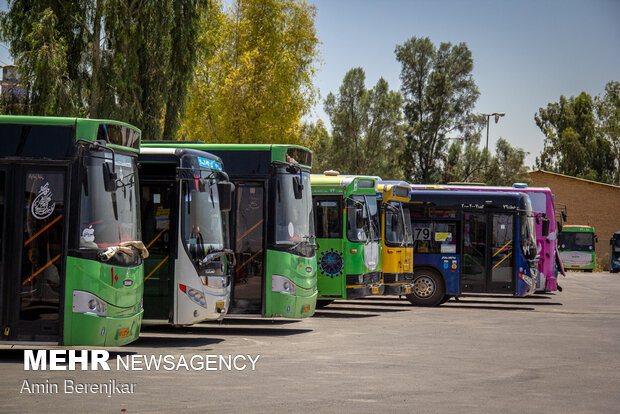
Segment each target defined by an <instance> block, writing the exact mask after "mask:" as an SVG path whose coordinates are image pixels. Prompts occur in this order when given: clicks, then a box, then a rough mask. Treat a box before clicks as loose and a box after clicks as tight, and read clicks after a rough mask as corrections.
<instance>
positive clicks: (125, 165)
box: [0, 116, 148, 346]
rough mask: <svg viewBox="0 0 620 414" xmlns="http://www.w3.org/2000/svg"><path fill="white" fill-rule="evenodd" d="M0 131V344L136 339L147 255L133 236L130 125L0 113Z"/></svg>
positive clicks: (133, 135) (134, 134) (135, 145)
mask: <svg viewBox="0 0 620 414" xmlns="http://www.w3.org/2000/svg"><path fill="white" fill-rule="evenodd" d="M0 137H1V138H0V141H1V145H0V212H1V217H0V236H1V238H0V286H1V288H0V292H2V293H1V294H0V320H1V321H2V341H6V342H9V343H38V344H42V343H45V344H60V345H91V346H118V345H123V344H127V343H129V342H132V341H134V340H136V339H137V338H138V333H139V330H140V323H141V321H142V314H143V310H142V290H143V278H144V274H143V259H144V258H146V257H147V256H148V252H147V251H146V249H145V248H144V245H143V244H142V242H141V241H140V240H141V235H140V212H139V207H138V206H139V204H138V192H137V164H136V159H137V156H138V152H139V147H140V130H138V129H137V128H135V127H133V126H131V125H127V124H124V123H121V122H116V121H108V120H96V119H76V118H52V117H26V116H0ZM0 343H2V342H0Z"/></svg>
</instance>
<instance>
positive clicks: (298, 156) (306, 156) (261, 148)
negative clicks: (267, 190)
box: [144, 141, 312, 169]
mask: <svg viewBox="0 0 620 414" xmlns="http://www.w3.org/2000/svg"><path fill="white" fill-rule="evenodd" d="M144 145H146V146H150V145H157V146H158V147H174V148H194V149H198V150H202V151H208V152H213V153H216V154H217V155H220V156H221V157H222V159H224V160H225V158H226V157H225V156H224V155H223V153H224V152H231V151H234V152H266V153H269V154H270V161H271V162H274V161H275V162H282V163H287V164H298V165H300V166H302V167H305V168H308V169H309V168H312V151H310V150H309V149H308V148H306V147H302V146H301V145H293V144H209V143H204V142H183V141H145V144H144ZM225 161H226V160H225ZM227 165H230V162H227Z"/></svg>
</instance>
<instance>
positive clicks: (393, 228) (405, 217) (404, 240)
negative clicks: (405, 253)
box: [385, 201, 413, 246]
mask: <svg viewBox="0 0 620 414" xmlns="http://www.w3.org/2000/svg"><path fill="white" fill-rule="evenodd" d="M404 210H406V213H405V212H404ZM407 226H409V227H407ZM412 243H413V240H412V238H411V217H410V215H409V209H408V208H407V207H406V206H405V207H404V208H403V205H402V203H396V202H393V201H390V202H388V203H387V204H386V208H385V244H386V245H388V246H407V245H409V246H410V245H412Z"/></svg>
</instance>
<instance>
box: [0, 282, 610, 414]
mask: <svg viewBox="0 0 620 414" xmlns="http://www.w3.org/2000/svg"><path fill="white" fill-rule="evenodd" d="M560 284H561V286H562V287H563V288H564V291H563V292H561V293H556V294H544V295H535V296H532V297H529V298H525V299H521V298H519V299H516V298H512V297H507V296H500V295H484V296H466V297H463V298H462V299H461V300H460V301H458V302H456V301H453V300H451V301H449V302H448V303H446V304H445V305H443V306H441V307H440V308H430V309H425V308H413V307H411V306H410V305H409V303H408V302H406V301H399V300H398V299H397V298H372V299H362V300H356V301H350V302H335V303H333V304H332V305H330V306H329V307H327V308H326V309H324V310H319V311H318V312H317V314H316V316H315V317H313V318H311V319H307V320H302V321H289V320H283V319H279V320H265V319H251V318H235V319H229V320H226V321H224V323H222V324H201V325H198V326H194V327H191V328H182V329H175V328H171V327H168V326H165V325H157V324H152V325H148V326H145V327H144V328H143V332H142V333H141V336H140V339H139V340H138V341H137V342H135V343H134V344H131V345H130V346H127V347H123V348H116V349H113V350H112V351H115V352H113V353H112V357H114V358H116V356H117V355H120V356H121V357H126V356H130V355H156V356H157V355H167V354H170V355H173V356H174V358H175V360H178V359H179V358H180V356H181V355H183V356H185V358H187V360H189V359H190V358H191V357H192V356H193V355H205V354H210V355H224V356H228V355H233V356H235V355H250V356H252V358H255V357H256V355H260V358H259V360H258V361H257V363H256V370H255V371H251V370H249V369H246V370H245V371H234V370H232V371H228V370H226V369H225V370H223V371H204V370H203V371H189V372H188V371H186V370H185V369H183V368H182V369H181V370H180V371H165V370H160V371H126V370H120V371H116V370H115V368H116V367H115V366H114V365H112V364H111V365H112V370H111V371H84V372H80V371H75V372H63V371H60V372H58V371H56V372H50V371H36V372H35V371H24V369H23V356H22V351H21V350H7V349H3V350H0V362H2V364H1V365H0V366H1V368H0V369H1V371H0V372H1V373H2V375H1V376H0V398H1V400H2V409H1V410H0V411H2V412H22V411H37V412H46V413H47V412H50V413H51V412H73V411H79V412H93V413H98V412H121V410H122V409H125V410H126V412H128V413H131V412H171V411H176V412H199V411H200V412H217V413H224V412H358V413H360V412H373V413H375V412H380V411H387V412H489V413H497V412H503V413H512V412H515V413H522V412H548V413H554V412H558V413H583V412H617V411H618V410H619V407H620V356H619V353H620V299H619V297H620V276H619V275H618V274H615V275H611V274H609V273H594V274H588V273H570V274H569V276H568V277H567V278H565V279H563V280H562V281H561V282H560ZM68 378H71V379H74V380H75V381H76V382H85V383H107V382H108V381H109V380H110V379H116V381H120V382H127V383H135V384H136V386H135V393H133V394H127V395H113V396H112V397H107V396H106V395H101V394H94V395H93V394H89V395H74V394H63V393H62V390H61V393H59V394H27V393H22V394H20V387H21V386H22V385H23V382H24V380H25V379H28V380H29V381H30V382H31V383H34V382H37V383H45V381H46V380H48V381H49V382H50V383H53V382H62V381H64V380H65V379H68Z"/></svg>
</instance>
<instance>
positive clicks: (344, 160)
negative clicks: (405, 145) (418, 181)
mask: <svg viewBox="0 0 620 414" xmlns="http://www.w3.org/2000/svg"><path fill="white" fill-rule="evenodd" d="M365 79H366V75H365V73H364V70H363V69H362V68H354V69H351V70H349V71H348V72H347V73H346V75H345V77H344V80H343V82H342V86H340V90H339V93H338V95H334V94H333V93H330V94H329V95H327V98H326V99H325V112H326V113H327V115H328V116H329V119H330V122H331V125H332V138H331V145H330V148H329V150H328V152H329V155H330V157H331V162H332V164H331V165H332V166H331V168H333V169H337V170H339V171H340V172H342V173H347V174H372V175H380V176H381V177H383V178H392V179H401V178H402V177H403V175H402V173H401V172H400V169H399V168H398V163H397V160H398V158H399V157H400V155H401V151H402V134H403V133H402V125H401V121H402V115H401V106H402V99H401V96H400V94H399V93H398V92H395V91H390V90H389V86H388V83H387V82H386V81H385V80H384V79H383V78H381V79H379V81H378V82H377V84H376V85H375V87H374V88H372V89H370V90H367V89H366V87H365V85H364V83H365Z"/></svg>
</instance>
